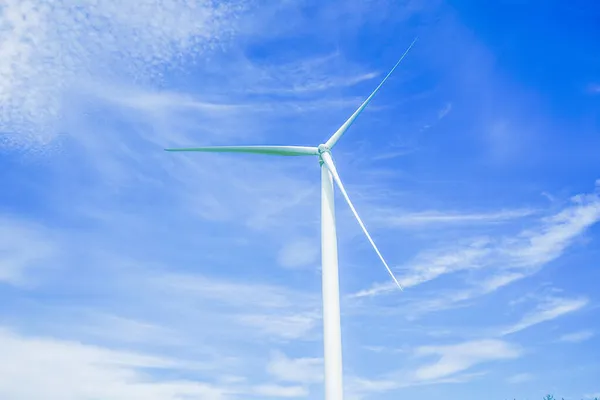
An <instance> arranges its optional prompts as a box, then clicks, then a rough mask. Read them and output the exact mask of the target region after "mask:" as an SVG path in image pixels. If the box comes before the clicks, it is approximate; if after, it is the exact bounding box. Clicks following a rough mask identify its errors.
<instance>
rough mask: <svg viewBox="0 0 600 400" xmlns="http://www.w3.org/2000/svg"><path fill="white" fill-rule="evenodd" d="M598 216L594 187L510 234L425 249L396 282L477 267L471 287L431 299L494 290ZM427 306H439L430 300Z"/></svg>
mask: <svg viewBox="0 0 600 400" xmlns="http://www.w3.org/2000/svg"><path fill="white" fill-rule="evenodd" d="M599 220H600V197H599V196H598V193H597V192H594V193H591V194H582V195H577V196H574V197H573V198H572V199H571V204H570V205H569V206H567V207H565V208H564V209H562V210H561V211H559V212H557V213H555V214H553V215H550V216H546V217H542V218H541V219H539V220H538V221H537V223H532V224H531V225H530V227H529V228H526V229H523V230H522V231H521V232H520V233H519V234H517V235H514V236H505V234H503V233H501V234H500V235H498V236H497V237H494V236H488V237H486V238H483V239H481V238H475V239H473V240H472V242H471V243H468V242H467V244H466V245H462V246H457V247H454V248H452V247H449V246H447V247H446V248H442V249H441V250H426V251H423V252H421V253H420V254H418V255H417V256H416V258H415V259H414V260H413V261H411V262H410V263H409V264H408V265H406V266H402V269H404V270H406V271H408V272H404V273H403V274H402V275H400V282H401V283H403V285H404V286H406V287H411V286H416V285H419V284H422V283H425V282H429V281H431V280H433V279H436V278H439V277H441V276H443V275H447V274H455V273H458V272H461V271H466V270H469V271H476V272H479V273H480V274H481V275H482V277H481V279H480V280H479V281H478V283H477V284H476V285H474V286H472V287H470V288H467V289H463V290H460V291H456V292H454V293H452V294H450V295H448V296H445V297H444V299H440V301H439V302H438V301H437V300H432V301H433V302H435V303H437V305H439V306H440V307H446V306H449V305H451V304H453V303H455V302H458V301H464V300H467V299H470V298H472V297H475V296H481V295H484V294H487V293H490V292H493V291H495V290H497V289H499V288H501V287H503V286H506V285H507V284H509V283H512V282H515V281H517V280H520V279H522V278H524V277H526V276H530V275H531V274H533V273H535V272H537V271H538V270H539V269H540V268H541V267H542V266H543V265H545V264H546V263H549V262H550V261H552V260H555V259H557V258H558V257H560V256H561V255H562V254H563V253H564V252H565V251H566V249H567V248H568V246H570V245H571V244H572V243H573V242H574V241H575V240H576V239H577V238H578V237H580V236H581V235H583V234H584V233H585V232H586V231H587V229H588V228H589V227H591V226H592V225H594V224H596V223H597V222H598V221H599ZM391 290H393V285H391V284H389V283H386V284H378V285H374V286H373V287H371V288H370V289H366V290H362V291H360V292H358V293H356V294H355V295H354V296H356V297H370V296H376V295H379V294H383V293H387V292H390V291H391ZM432 301H427V300H426V301H425V303H427V302H429V303H430V304H429V305H427V304H424V307H425V308H427V309H430V310H434V309H438V307H437V306H436V305H435V304H433V303H432Z"/></svg>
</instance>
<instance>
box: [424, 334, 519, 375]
mask: <svg viewBox="0 0 600 400" xmlns="http://www.w3.org/2000/svg"><path fill="white" fill-rule="evenodd" d="M521 354H522V350H520V349H519V347H518V346H515V345H512V344H510V343H508V342H505V341H501V340H495V339H485V340H477V341H472V342H465V343H460V344H456V345H449V346H423V347H419V348H417V349H416V355H418V356H430V355H435V356H438V357H439V360H438V361H436V362H435V363H433V364H429V365H425V366H421V367H419V368H418V369H417V370H416V371H415V372H414V377H415V379H417V380H435V379H440V378H444V377H447V376H451V375H454V374H456V373H459V372H462V371H465V370H467V369H469V368H471V367H473V366H475V365H478V364H481V363H485V362H490V361H495V360H510V359H515V358H518V357H520V356H521Z"/></svg>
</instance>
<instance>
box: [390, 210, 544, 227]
mask: <svg viewBox="0 0 600 400" xmlns="http://www.w3.org/2000/svg"><path fill="white" fill-rule="evenodd" d="M535 212H536V211H535V210H530V209H522V210H506V211H499V212H490V213H459V212H455V213H452V212H439V211H424V212H418V213H408V214H403V215H399V216H398V215H397V212H394V215H390V216H388V217H384V218H383V219H384V220H385V222H382V223H384V224H387V225H390V226H402V227H419V226H431V225H444V224H497V223H502V222H507V221H510V220H514V219H518V218H523V217H527V216H530V215H532V214H534V213H535Z"/></svg>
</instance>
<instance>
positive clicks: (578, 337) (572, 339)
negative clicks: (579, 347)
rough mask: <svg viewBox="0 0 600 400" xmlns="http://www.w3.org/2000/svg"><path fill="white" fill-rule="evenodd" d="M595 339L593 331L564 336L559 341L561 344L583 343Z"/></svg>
mask: <svg viewBox="0 0 600 400" xmlns="http://www.w3.org/2000/svg"><path fill="white" fill-rule="evenodd" d="M593 337H594V332H592V331H579V332H573V333H567V334H564V335H562V336H561V337H560V338H559V340H560V341H561V342H569V343H581V342H585V341H586V340H589V339H591V338H593Z"/></svg>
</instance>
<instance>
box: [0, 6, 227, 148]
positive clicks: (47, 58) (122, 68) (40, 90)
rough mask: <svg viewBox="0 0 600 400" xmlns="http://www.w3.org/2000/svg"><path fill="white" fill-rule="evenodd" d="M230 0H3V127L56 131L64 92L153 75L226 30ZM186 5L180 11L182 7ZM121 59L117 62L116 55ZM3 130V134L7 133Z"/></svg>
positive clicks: (44, 134)
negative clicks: (49, 0) (50, 1)
mask: <svg viewBox="0 0 600 400" xmlns="http://www.w3.org/2000/svg"><path fill="white" fill-rule="evenodd" d="M238 9H239V6H237V5H236V4H235V3H233V2H228V3H222V4H220V5H214V4H211V3H209V2H203V3H199V4H197V5H195V6H191V5H189V4H187V3H186V2H185V1H179V0H168V1H166V2H161V3H160V5H159V3H156V2H153V1H143V2H141V3H140V2H127V1H126V2H120V1H112V0H103V1H99V2H93V1H86V2H74V1H70V0H63V1H60V2H59V3H57V4H54V5H52V6H49V5H46V4H44V3H36V2H22V1H12V0H10V1H8V2H6V3H5V4H4V6H3V7H2V10H1V11H0V12H1V14H0V21H1V22H2V25H3V26H5V27H6V29H3V30H2V34H1V36H0V40H1V41H2V43H3V46H2V53H1V59H2V60H3V62H2V64H1V65H2V66H1V67H0V105H1V106H0V128H1V129H2V130H3V131H5V132H6V131H8V132H16V133H18V134H19V135H18V136H11V137H13V138H14V139H12V140H13V141H15V140H16V141H17V142H20V143H22V142H23V140H27V141H32V140H33V141H35V140H39V139H43V138H46V139H47V138H48V135H50V137H51V136H52V135H54V134H56V132H57V129H56V128H57V127H58V125H59V124H58V122H59V121H58V118H59V117H60V116H61V115H63V114H64V111H65V110H64V108H63V107H64V105H65V102H64V100H65V96H66V95H67V94H68V93H69V92H70V91H73V90H74V89H75V88H76V86H77V83H78V82H79V81H81V80H84V81H85V80H87V79H90V78H100V79H103V78H111V79H112V78H114V77H116V76H130V77H135V78H138V79H140V78H141V79H142V80H143V79H148V78H154V77H156V76H158V75H157V74H160V71H161V69H162V68H163V67H164V63H166V62H169V61H171V60H174V59H175V58H176V56H177V54H179V53H180V52H182V51H185V52H187V53H188V54H190V55H191V54H195V55H197V54H201V53H202V52H204V51H205V50H207V49H208V48H209V47H210V46H211V45H212V44H213V43H215V42H218V41H220V40H223V39H226V38H227V37H229V35H230V33H231V31H232V29H233V26H232V25H229V24H228V22H229V20H230V18H231V17H232V16H234V15H235V13H236V12H237V11H238ZM183 10H185V12H182V11H183ZM115 60H119V62H118V63H116V62H114V61H115ZM6 138H7V137H4V140H5V141H6V140H7V139H6Z"/></svg>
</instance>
